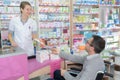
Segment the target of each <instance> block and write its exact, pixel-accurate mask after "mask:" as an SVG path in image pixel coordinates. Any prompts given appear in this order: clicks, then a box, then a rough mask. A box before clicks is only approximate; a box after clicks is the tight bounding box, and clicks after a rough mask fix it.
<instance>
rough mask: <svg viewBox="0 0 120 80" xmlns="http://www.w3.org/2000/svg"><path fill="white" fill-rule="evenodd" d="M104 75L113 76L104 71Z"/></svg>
mask: <svg viewBox="0 0 120 80" xmlns="http://www.w3.org/2000/svg"><path fill="white" fill-rule="evenodd" d="M104 75H105V76H109V77H112V78H113V74H111V73H108V72H104Z"/></svg>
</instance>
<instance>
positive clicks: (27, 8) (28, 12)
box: [21, 5, 33, 17]
mask: <svg viewBox="0 0 120 80" xmlns="http://www.w3.org/2000/svg"><path fill="white" fill-rule="evenodd" d="M21 11H22V15H24V16H27V17H29V16H30V15H31V13H32V11H33V10H32V7H31V6H30V5H26V6H25V7H24V9H22V8H21Z"/></svg>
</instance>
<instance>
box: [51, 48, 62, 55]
mask: <svg viewBox="0 0 120 80" xmlns="http://www.w3.org/2000/svg"><path fill="white" fill-rule="evenodd" d="M51 51H52V54H59V53H60V50H59V49H57V48H52V49H51Z"/></svg>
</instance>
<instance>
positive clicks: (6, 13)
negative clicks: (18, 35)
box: [0, 0, 35, 50]
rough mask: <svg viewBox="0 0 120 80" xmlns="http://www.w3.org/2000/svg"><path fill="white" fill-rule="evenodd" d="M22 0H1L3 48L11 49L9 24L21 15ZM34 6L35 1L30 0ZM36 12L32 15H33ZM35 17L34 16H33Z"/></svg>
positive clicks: (0, 28)
mask: <svg viewBox="0 0 120 80" xmlns="http://www.w3.org/2000/svg"><path fill="white" fill-rule="evenodd" d="M21 1H22V0H2V1H0V34H1V39H0V40H1V49H2V50H5V49H9V48H10V45H11V44H10V41H9V40H8V26H9V22H10V20H11V19H12V18H13V17H16V16H19V15H20V8H19V5H20V2H21ZM28 1H29V2H30V3H31V5H32V6H33V7H34V5H33V4H35V3H34V1H32V0H28ZM33 16H34V14H33V15H32V17H33ZM33 18H34V17H33Z"/></svg>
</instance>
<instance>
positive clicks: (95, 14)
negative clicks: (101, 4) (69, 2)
mask: <svg viewBox="0 0 120 80" xmlns="http://www.w3.org/2000/svg"><path fill="white" fill-rule="evenodd" d="M73 15H74V16H79V15H92V16H99V13H73Z"/></svg>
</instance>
